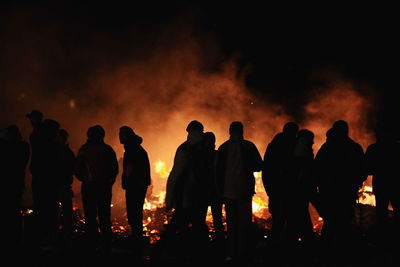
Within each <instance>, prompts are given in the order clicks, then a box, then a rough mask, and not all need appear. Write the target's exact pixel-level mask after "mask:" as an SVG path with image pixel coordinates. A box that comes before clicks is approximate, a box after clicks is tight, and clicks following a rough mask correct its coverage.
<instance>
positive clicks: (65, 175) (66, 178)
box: [59, 145, 75, 186]
mask: <svg viewBox="0 0 400 267" xmlns="http://www.w3.org/2000/svg"><path fill="white" fill-rule="evenodd" d="M59 149H60V150H59V176H60V185H61V186H70V185H72V182H73V175H74V168H75V154H74V152H73V151H72V150H71V148H69V146H68V145H60V148H59Z"/></svg>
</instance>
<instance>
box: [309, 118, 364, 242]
mask: <svg viewBox="0 0 400 267" xmlns="http://www.w3.org/2000/svg"><path fill="white" fill-rule="evenodd" d="M348 132H349V127H348V124H347V122H346V121H343V120H338V121H335V122H334V123H333V127H332V129H330V130H328V132H327V141H326V142H325V143H324V144H323V145H322V146H321V148H320V149H319V151H318V152H317V155H316V156H315V175H316V182H317V186H318V192H319V195H320V200H321V211H322V214H320V216H321V217H323V219H324V225H323V229H322V237H323V239H324V240H325V241H327V243H328V244H329V245H333V246H334V247H335V248H339V247H340V246H341V247H342V248H344V245H350V242H349V241H350V237H351V234H352V231H351V226H352V221H353V218H354V208H355V205H356V200H357V198H358V190H359V188H360V187H361V186H362V183H363V182H364V180H365V179H366V175H365V170H364V166H363V164H364V152H363V149H362V147H361V146H360V144H358V143H356V142H355V141H353V140H352V139H351V138H350V137H349V136H348Z"/></svg>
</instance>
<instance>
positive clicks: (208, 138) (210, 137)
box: [204, 132, 215, 149]
mask: <svg viewBox="0 0 400 267" xmlns="http://www.w3.org/2000/svg"><path fill="white" fill-rule="evenodd" d="M204 144H205V146H206V147H207V148H209V149H215V134H214V133H213V132H205V133H204Z"/></svg>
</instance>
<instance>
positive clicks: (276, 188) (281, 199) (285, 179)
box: [262, 122, 299, 243]
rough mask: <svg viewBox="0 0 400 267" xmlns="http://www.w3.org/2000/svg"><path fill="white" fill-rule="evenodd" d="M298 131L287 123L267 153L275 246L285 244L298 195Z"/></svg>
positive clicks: (265, 172) (265, 180) (267, 188)
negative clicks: (296, 153) (296, 159)
mask: <svg viewBox="0 0 400 267" xmlns="http://www.w3.org/2000/svg"><path fill="white" fill-rule="evenodd" d="M298 131H299V126H298V125H297V123H295V122H287V123H285V125H284V126H283V129H282V132H280V133H278V134H276V135H275V136H274V138H273V139H272V141H271V142H270V143H269V144H268V146H267V148H266V150H265V153H264V168H263V172H262V181H263V184H264V188H265V191H266V193H267V195H268V198H269V202H268V207H269V212H270V213H271V215H272V229H271V235H272V240H273V241H274V243H279V242H281V241H283V238H284V237H285V236H284V233H286V231H285V229H286V230H287V227H288V220H289V217H290V215H291V213H290V212H291V211H292V202H293V194H294V193H295V191H296V188H295V186H294V184H295V181H296V172H295V170H294V168H293V165H294V150H295V147H296V142H297V139H296V136H297V133H298Z"/></svg>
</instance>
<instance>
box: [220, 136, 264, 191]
mask: <svg viewBox="0 0 400 267" xmlns="http://www.w3.org/2000/svg"><path fill="white" fill-rule="evenodd" d="M231 143H232V144H234V143H238V145H239V147H240V151H241V152H240V153H241V154H242V155H241V157H242V159H243V162H242V163H241V164H242V168H243V169H242V171H243V173H242V174H243V176H242V177H241V178H240V179H243V180H244V181H243V182H244V188H241V189H240V190H241V191H242V194H243V196H251V195H253V194H255V193H256V192H255V177H254V172H258V171H261V170H262V165H263V163H262V158H261V155H260V153H259V152H258V149H257V147H256V146H255V145H254V144H253V143H252V142H250V141H247V140H244V139H240V140H232V139H229V140H228V141H226V142H224V143H223V144H222V145H221V146H219V148H218V152H217V160H216V179H217V187H218V191H219V193H220V194H221V195H222V196H223V195H224V191H225V189H224V186H225V176H226V172H227V170H228V168H231V167H232V166H228V164H227V159H228V153H229V145H230V144H231Z"/></svg>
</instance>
